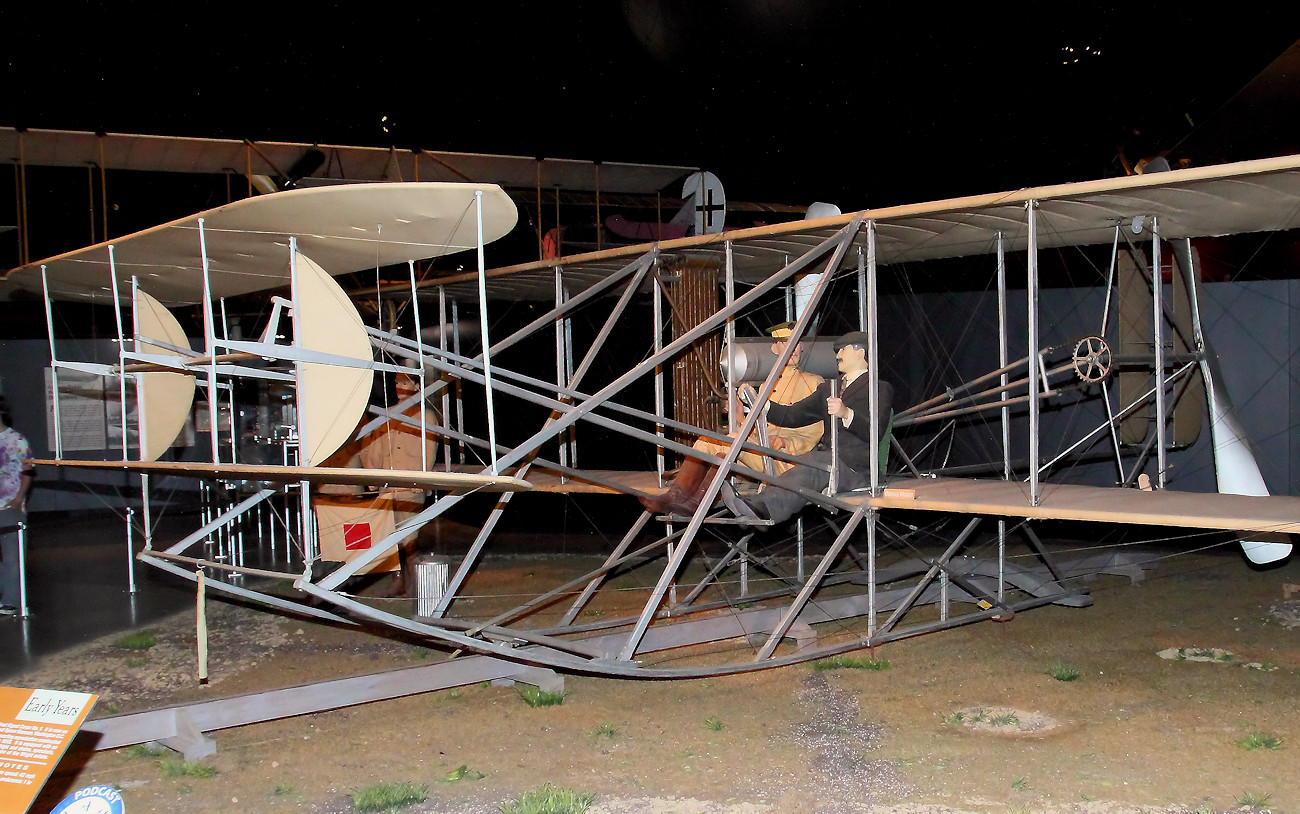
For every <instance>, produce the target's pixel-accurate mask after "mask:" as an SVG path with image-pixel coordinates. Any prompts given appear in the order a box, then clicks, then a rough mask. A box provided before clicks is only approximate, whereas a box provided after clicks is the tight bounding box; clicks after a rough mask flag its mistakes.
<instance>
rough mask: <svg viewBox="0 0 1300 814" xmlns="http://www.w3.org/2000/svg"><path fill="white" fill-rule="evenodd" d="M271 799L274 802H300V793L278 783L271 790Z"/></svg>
mask: <svg viewBox="0 0 1300 814" xmlns="http://www.w3.org/2000/svg"><path fill="white" fill-rule="evenodd" d="M271 798H272V799H275V800H301V799H302V793H301V792H299V791H298V790H297V789H296V788H294V787H293V786H291V785H289V784H288V783H280V784H279V785H277V786H276V787H275V788H273V789H271Z"/></svg>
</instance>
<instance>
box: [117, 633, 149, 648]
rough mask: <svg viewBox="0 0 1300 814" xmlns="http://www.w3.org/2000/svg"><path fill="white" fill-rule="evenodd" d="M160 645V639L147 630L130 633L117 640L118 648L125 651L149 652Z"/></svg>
mask: <svg viewBox="0 0 1300 814" xmlns="http://www.w3.org/2000/svg"><path fill="white" fill-rule="evenodd" d="M156 644H158V637H157V636H155V635H154V634H152V633H150V632H149V631H147V630H141V631H137V632H135V633H128V634H126V635H125V636H123V637H122V638H120V639H118V640H117V646H118V647H120V648H122V649H123V650H148V649H149V648H151V647H153V646H154V645H156Z"/></svg>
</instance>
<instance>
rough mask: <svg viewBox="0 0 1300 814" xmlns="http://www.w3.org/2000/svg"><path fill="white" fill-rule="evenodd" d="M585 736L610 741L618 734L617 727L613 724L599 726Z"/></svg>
mask: <svg viewBox="0 0 1300 814" xmlns="http://www.w3.org/2000/svg"><path fill="white" fill-rule="evenodd" d="M587 734H589V735H591V737H593V738H610V739H611V740H612V739H613V737H614V736H615V735H617V734H618V727H616V726H614V725H613V724H600V725H599V726H597V727H596V728H595V729H593V730H591V732H589V733H587Z"/></svg>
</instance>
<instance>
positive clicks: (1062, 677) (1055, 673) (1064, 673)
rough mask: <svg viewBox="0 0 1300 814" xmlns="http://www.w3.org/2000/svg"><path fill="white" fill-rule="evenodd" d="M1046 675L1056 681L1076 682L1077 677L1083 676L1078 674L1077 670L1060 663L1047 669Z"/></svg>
mask: <svg viewBox="0 0 1300 814" xmlns="http://www.w3.org/2000/svg"><path fill="white" fill-rule="evenodd" d="M1047 674H1048V675H1049V676H1051V677H1052V678H1054V679H1056V680H1057V681H1078V680H1079V676H1081V675H1083V674H1082V673H1080V672H1079V668H1077V667H1071V666H1069V665H1067V664H1060V663H1057V664H1053V665H1052V666H1051V667H1049V668H1048V669H1047Z"/></svg>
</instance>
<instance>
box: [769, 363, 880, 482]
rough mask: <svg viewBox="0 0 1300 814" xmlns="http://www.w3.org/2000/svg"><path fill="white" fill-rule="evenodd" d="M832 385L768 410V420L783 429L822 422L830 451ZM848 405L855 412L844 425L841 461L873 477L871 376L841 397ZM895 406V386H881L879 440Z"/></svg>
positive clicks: (823, 385) (823, 444) (840, 439)
mask: <svg viewBox="0 0 1300 814" xmlns="http://www.w3.org/2000/svg"><path fill="white" fill-rule="evenodd" d="M830 395H831V386H830V382H822V383H821V385H820V386H818V388H817V390H816V391H815V392H813V393H812V395H810V396H808V397H807V398H803V399H800V400H799V401H796V402H795V403H794V404H777V403H775V402H772V403H771V405H770V406H769V407H768V412H767V420H768V421H770V422H772V423H773V424H776V425H778V426H781V427H802V426H803V425H805V424H812V423H813V422H815V421H817V420H818V419H821V420H822V421H823V422H825V427H826V431H825V433H824V434H823V435H822V442H821V445H820V446H821V447H823V448H825V449H830V445H831V425H830V422H831V416H829V415H827V414H826V399H828V398H830ZM840 398H842V399H844V403H845V404H846V405H847V406H848V407H849V409H851V410H852V411H853V423H852V424H850V425H849V426H848V427H844V426H843V425H841V427H840V433H839V437H838V440H837V443H838V444H839V458H840V460H841V461H842V462H843V463H845V464H846V465H848V466H849V467H850V468H851V469H853V470H855V471H856V472H858V473H859V474H861V475H862V476H863V477H870V474H871V431H870V425H871V376H870V375H869V374H866V373H864V374H862V375H861V376H859V377H858V378H856V379H854V380H853V384H851V385H849V386H848V388H846V389H844V390H843V392H842V393H841V394H840ZM893 406H894V387H893V385H891V384H890V383H889V382H881V383H880V427H879V428H878V429H877V432H876V437H877V438H880V436H881V433H882V432H883V429H884V427H885V426H886V424H887V423H888V421H889V414H890V411H891V410H892V409H893Z"/></svg>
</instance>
